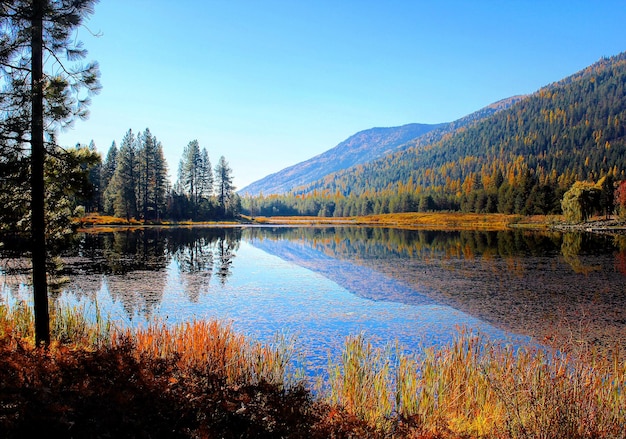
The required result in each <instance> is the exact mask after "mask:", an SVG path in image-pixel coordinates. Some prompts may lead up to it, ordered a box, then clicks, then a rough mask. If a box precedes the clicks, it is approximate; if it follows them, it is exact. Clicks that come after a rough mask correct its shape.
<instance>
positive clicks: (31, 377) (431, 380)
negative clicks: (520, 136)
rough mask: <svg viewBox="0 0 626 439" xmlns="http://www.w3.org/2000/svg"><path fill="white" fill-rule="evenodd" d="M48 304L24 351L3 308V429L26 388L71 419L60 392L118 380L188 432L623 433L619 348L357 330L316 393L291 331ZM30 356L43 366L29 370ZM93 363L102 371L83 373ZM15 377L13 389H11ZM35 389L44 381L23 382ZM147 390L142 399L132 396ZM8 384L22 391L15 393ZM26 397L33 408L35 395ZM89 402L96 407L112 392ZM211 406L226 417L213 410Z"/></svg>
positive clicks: (27, 319)
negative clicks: (396, 340)
mask: <svg viewBox="0 0 626 439" xmlns="http://www.w3.org/2000/svg"><path fill="white" fill-rule="evenodd" d="M53 310H54V311H53V313H52V319H51V322H52V324H51V327H52V337H53V340H54V341H53V343H52V345H51V347H50V348H49V350H48V351H46V352H45V353H44V352H41V351H40V350H38V349H35V348H34V343H33V318H32V312H31V310H30V308H29V307H28V306H27V305H25V304H23V303H18V304H16V305H14V306H12V307H8V306H5V305H2V306H0V347H1V348H2V352H1V358H2V362H4V363H3V364H4V365H3V370H0V377H1V378H2V381H1V382H2V383H16V384H3V385H4V386H5V387H2V386H0V406H2V407H4V409H3V410H4V411H2V412H0V427H2V426H3V425H8V426H9V427H6V429H5V430H3V431H8V432H11V431H13V430H11V428H13V427H11V426H15V425H21V427H20V428H25V427H24V425H26V424H19V423H18V421H14V420H11V419H9V418H7V415H6V414H3V413H8V412H10V409H9V408H8V407H13V406H19V404H20V401H23V400H24V398H26V400H28V399H27V398H28V395H32V398H35V399H36V398H44V399H45V398H48V397H49V398H50V399H52V400H53V401H59V402H56V403H53V404H52V403H51V404H52V405H51V408H50V410H52V409H54V410H57V411H60V412H61V413H62V416H61V415H59V416H57V415H58V414H55V416H51V417H49V418H45V419H44V418H43V417H44V415H42V414H39V412H37V410H35V409H32V410H35V411H34V412H32V413H31V412H30V411H29V410H30V409H28V407H30V405H24V408H23V413H22V412H20V413H21V416H22V418H24V419H25V417H28V416H34V417H35V420H37V419H39V418H41V419H39V421H41V422H44V421H46V422H52V421H50V419H53V418H54V422H65V421H67V424H68V425H76V427H75V428H78V425H82V424H81V422H83V421H84V420H83V419H74V418H72V416H73V414H74V413H76V414H77V415H76V416H78V413H80V408H79V406H76V407H74V406H73V405H72V404H74V402H68V401H65V400H64V399H63V398H65V397H66V394H67V393H68V392H69V391H70V390H69V389H74V390H73V391H74V392H75V393H76V392H78V394H79V397H77V400H78V401H79V402H78V403H77V404H79V405H80V404H84V401H85V398H87V396H88V395H92V394H95V395H97V394H99V393H102V392H104V394H108V392H109V391H110V389H111V386H114V383H116V382H118V381H119V380H121V379H122V378H123V379H124V380H125V381H123V384H120V385H119V389H118V393H116V394H115V396H114V398H113V397H111V398H113V400H114V401H123V402H124V403H125V404H126V403H128V404H130V405H131V406H133V407H136V408H137V410H138V413H144V415H143V416H148V417H149V416H151V415H150V413H153V411H154V410H156V408H155V409H154V410H153V405H154V406H155V407H156V406H159V407H161V405H159V404H162V407H163V408H162V409H160V410H163V412H162V413H161V412H158V413H160V414H159V419H161V421H158V422H163V423H169V422H173V424H172V425H170V427H171V428H174V429H175V428H177V427H176V424H177V423H180V425H183V424H182V422H183V421H182V420H179V421H170V419H174V420H175V419H178V417H180V419H184V420H185V424H184V425H187V427H185V428H187V429H188V430H185V431H188V432H189V436H194V435H199V434H200V432H201V431H205V430H206V431H213V432H214V433H215V435H216V436H222V435H224V434H226V433H225V432H229V431H231V432H232V431H239V430H237V429H238V428H240V427H241V428H243V427H242V425H243V424H241V422H243V420H244V419H245V422H247V424H245V426H246V428H248V430H246V431H248V433H246V434H248V435H253V436H254V435H258V434H260V433H259V431H263V432H264V433H263V434H268V435H269V437H272V434H278V433H277V432H278V431H281V432H283V433H280V435H285V436H290V435H292V437H298V435H300V434H304V433H303V432H306V435H307V436H310V437H328V436H335V437H360V436H368V437H415V438H426V437H429V438H433V437H442V438H461V437H463V438H467V437H481V438H563V437H567V438H574V439H575V438H581V439H582V438H625V437H626V432H625V429H624V425H626V364H625V363H624V361H623V360H622V359H621V358H620V356H619V353H615V354H614V356H613V357H612V358H603V357H601V356H600V355H594V354H593V353H590V352H586V356H585V358H574V357H568V356H566V355H564V354H556V353H548V352H546V351H545V350H542V349H538V348H537V349H536V348H531V347H526V348H520V349H514V348H512V347H510V346H502V345H499V344H495V343H491V342H490V341H489V340H487V339H485V338H483V337H481V336H479V335H476V334H473V333H471V332H466V331H460V332H459V334H458V336H457V338H456V339H455V340H454V342H452V343H451V344H450V345H448V346H443V347H439V348H436V349H435V348H433V349H428V350H426V351H425V352H424V353H423V354H420V355H407V354H405V353H403V350H402V347H401V346H397V345H392V346H389V347H387V348H384V349H379V348H375V347H373V346H372V344H371V343H370V342H369V341H368V340H367V339H366V338H365V337H363V336H362V335H357V336H353V337H349V338H348V339H347V340H346V343H345V347H344V350H343V354H342V356H341V358H340V359H339V360H338V361H337V362H336V363H331V364H329V370H328V382H327V383H326V386H325V390H324V391H322V392H321V393H319V394H317V396H315V397H314V396H313V393H311V392H310V391H308V390H303V389H304V388H303V384H302V383H301V382H300V381H299V380H298V376H297V375H296V374H295V373H294V371H293V370H292V369H291V363H292V361H291V360H292V358H293V356H294V355H295V354H296V350H295V345H296V343H295V341H294V340H290V339H284V338H283V339H277V341H276V343H274V344H271V345H263V344H260V343H257V342H254V341H252V340H249V339H247V338H246V337H244V336H242V335H240V334H237V333H235V332H234V331H233V330H232V328H231V327H230V326H229V325H226V324H223V323H220V322H215V321H209V322H204V321H194V322H189V323H184V324H180V325H176V326H173V327H169V326H165V325H162V324H152V325H150V326H148V327H146V328H141V329H132V330H131V329H125V330H120V329H118V328H115V327H114V326H113V325H111V324H110V323H108V320H107V319H106V318H103V317H102V316H100V313H99V311H98V310H97V308H96V310H95V311H96V312H95V315H96V317H95V321H88V320H87V319H86V318H85V317H84V316H85V313H86V310H85V308H84V307H82V306H79V307H73V308H71V307H69V308H68V307H65V308H53ZM91 314H94V313H91ZM29 353H30V354H29ZM85 362H86V363H85ZM78 364H80V365H81V366H80V367H78ZM37 365H43V366H41V367H42V370H41V371H39V372H38V371H37V370H38V369H37V367H38V366H37ZM10 371H15V372H10ZM96 373H98V374H101V376H100V375H98V376H100V378H98V379H96V378H94V377H93V376H91V375H93V374H96ZM3 374H6V376H5V375H3ZM11 374H13V375H11ZM67 376H69V377H70V378H67ZM16 377H17V378H16ZM138 383H139V384H138ZM11 385H14V386H17V389H18V390H15V391H14V392H13V393H11V392H8V391H7V390H6V386H11ZM38 386H40V387H41V390H33V389H38ZM77 386H78V387H77ZM90 386H92V387H93V388H94V389H97V390H89V389H90V388H91V387H90ZM2 389H5V390H2ZM46 389H47V390H46ZM54 389H56V390H54ZM76 389H78V390H76ZM146 389H147V390H146ZM296 389H300V390H298V391H299V392H304V393H297V392H296V393H297V395H299V396H298V397H297V398H296V397H294V395H295V394H296V393H293V392H294V391H295V390H296ZM148 390H149V391H150V392H151V393H149V395H152V396H143V397H142V392H148ZM33 392H35V393H33ZM37 392H39V393H37ZM41 392H43V393H41ZM55 392H56V393H55ZM57 393H58V394H57ZM75 393H74V394H75ZM14 394H17V395H20V396H18V397H17V398H18V399H17V400H15V401H14V400H12V399H11V397H12V396H11V395H14ZM37 395H38V396H37ZM48 395H50V396H48ZM120 398H121V399H120ZM286 398H287V399H289V398H292V399H289V400H290V401H292V402H291V403H287V402H285V401H286ZM293 398H295V399H293ZM144 400H145V401H144ZM16 401H17V402H16ZM61 401H65V402H61ZM72 401H74V400H72ZM80 401H83V402H82V403H81V402H80ZM142 401H143V402H142ZM293 401H297V402H293ZM144 403H145V406H144V405H142V404H144ZM32 404H35V405H33V407H36V406H37V405H36V403H35V400H33V403H32ZM32 404H31V405H32ZM94 404H102V408H100V409H99V410H103V411H104V412H106V411H107V410H109V409H107V408H105V407H104V406H105V405H107V407H108V406H110V405H111V401H110V400H107V399H106V398H103V399H102V401H98V402H97V403H94ZM114 405H115V404H114ZM168 407H169V408H168ZM38 410H43V409H41V408H40V409H38ZM46 410H48V409H46ZM104 412H103V413H102V417H105V414H104ZM217 412H219V413H223V414H221V415H220V416H219V417H216V416H217V415H216V414H215V413H217ZM55 413H56V412H55ZM107 413H108V412H107ZM145 413H147V414H145ZM154 413H156V412H154ZM154 413H153V414H154ZM158 413H157V414H158ZM26 414H28V416H27V415H26ZM64 416H65V417H67V419H66V418H65V417H64ZM81 416H83V417H84V416H86V415H81ZM107 416H112V415H107ZM128 416H130V415H128ZM155 416H156V415H155ZM218 418H219V419H218ZM15 419H18V418H15ZM20 419H21V418H20ZM116 419H117V418H116ZM94 422H95V421H94ZM115 422H119V421H117V420H113V421H112V425H115ZM133 422H135V423H138V424H137V428H139V429H141V428H144V429H147V430H146V431H148V430H149V429H150V428H151V425H147V424H146V425H143V426H142V425H141V423H142V422H152V421H147V420H141V419H137V420H136V421H133ZM154 422H156V421H154ZM28 425H30V424H28ZM41 425H45V424H41ZM64 425H65V424H64ZM107 425H108V424H107ZM133 425H135V424H133ZM168 425H169V424H168ZM180 425H179V428H182V427H180ZM170 427H168V428H170ZM218 427H219V428H221V430H217V428H218ZM15 428H17V427H15ZM42 428H43V427H42ZM85 428H87V427H85ZM103 428H104V427H103ZM155 428H156V424H155ZM159 428H162V426H160V424H159ZM203 429H204V430H203ZM207 429H208V430H207ZM15 431H21V430H15ZM289 432H291V433H289ZM296 432H297V434H296ZM106 434H107V433H106V432H105V431H103V432H102V435H103V436H105V435H106ZM242 434H243V433H242ZM8 436H9V437H11V436H12V435H11V434H9V435H8ZM183 436H184V437H187V436H185V435H183Z"/></svg>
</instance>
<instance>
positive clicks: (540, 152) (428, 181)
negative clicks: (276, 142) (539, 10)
mask: <svg viewBox="0 0 626 439" xmlns="http://www.w3.org/2000/svg"><path fill="white" fill-rule="evenodd" d="M625 122H626V54H620V55H618V56H616V57H613V58H608V59H602V60H601V61H599V62H598V63H596V64H594V65H592V66H590V67H589V68H587V69H585V70H583V71H582V72H580V73H577V74H576V75H573V76H571V77H569V78H566V79H564V80H563V81H560V82H558V83H555V84H552V85H550V86H548V87H545V88H543V89H542V90H540V91H539V92H537V93H535V94H533V95H531V96H529V97H527V98H526V99H523V100H521V101H519V102H517V103H516V104H515V105H513V106H512V107H510V108H508V109H506V110H503V111H500V112H498V113H496V114H494V115H493V116H491V117H489V118H486V119H483V120H480V121H478V122H476V123H475V124H472V125H469V126H467V127H463V128H461V129H459V130H457V131H456V132H454V133H453V134H447V135H445V136H443V138H441V139H440V140H438V141H435V142H434V143H430V144H427V145H424V144H423V143H419V142H417V143H415V145H414V146H412V147H410V148H408V149H406V150H404V151H402V152H399V153H396V154H392V155H389V156H386V157H384V158H381V159H378V160H375V161H372V162H369V163H367V164H364V165H359V166H356V167H353V168H350V169H348V170H345V171H340V172H337V173H335V174H331V175H329V176H327V177H325V178H324V179H322V180H319V181H318V182H316V183H313V184H311V185H308V186H305V187H301V188H298V189H297V190H295V191H294V192H293V193H292V194H290V195H286V196H280V197H271V196H270V197H259V198H257V199H248V200H246V202H245V203H244V207H245V208H246V209H248V210H249V211H250V212H251V213H254V212H259V214H261V215H270V214H300V215H321V216H352V215H363V214H369V213H394V212H406V211H436V210H461V211H468V212H479V213H481V212H485V213H491V212H500V213H518V214H552V213H560V212H561V200H562V198H563V195H564V194H565V193H566V192H567V191H568V190H569V189H570V188H571V187H572V185H573V184H574V183H575V182H576V181H588V182H596V181H599V180H600V179H602V178H604V177H606V176H609V175H610V176H611V177H612V178H613V179H614V180H615V181H621V180H624V179H626V125H625Z"/></svg>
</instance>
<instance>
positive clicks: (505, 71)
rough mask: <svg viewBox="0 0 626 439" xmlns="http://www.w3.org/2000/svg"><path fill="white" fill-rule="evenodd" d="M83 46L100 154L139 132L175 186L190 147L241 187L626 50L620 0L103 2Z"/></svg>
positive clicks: (625, 15) (78, 128)
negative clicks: (91, 64) (228, 171)
mask: <svg viewBox="0 0 626 439" xmlns="http://www.w3.org/2000/svg"><path fill="white" fill-rule="evenodd" d="M87 27H88V29H89V31H91V32H93V33H100V34H101V36H99V37H97V38H96V37H94V36H92V35H91V33H90V32H87V31H86V30H82V31H81V32H80V33H79V35H78V38H79V39H80V40H82V41H83V43H84V46H85V48H87V49H88V50H89V55H88V58H87V60H96V61H98V62H99V63H100V70H101V74H102V78H101V82H102V86H103V89H102V92H101V93H100V94H99V95H97V96H95V97H94V98H93V103H92V105H91V116H90V118H89V120H87V121H85V122H81V121H77V122H76V124H75V125H74V127H73V128H72V129H70V130H67V131H65V132H63V133H61V134H60V136H59V141H60V143H61V145H63V146H73V145H75V144H76V143H83V144H88V143H89V142H90V141H91V140H93V141H94V142H95V143H96V146H97V147H98V150H99V151H100V152H101V153H102V154H103V155H105V154H106V152H107V150H108V149H109V147H110V146H111V143H112V142H113V141H114V140H115V141H116V142H117V144H118V146H119V144H120V142H121V139H122V137H123V135H124V133H125V132H126V131H128V129H133V131H135V132H137V131H143V130H144V129H145V128H150V131H151V132H152V134H153V135H155V136H156V137H157V139H158V140H160V141H161V143H162V144H163V147H164V151H165V155H166V159H167V162H168V165H169V173H170V175H171V176H172V177H173V178H175V177H176V173H177V169H178V162H179V159H180V156H181V153H182V150H183V148H184V147H185V146H186V145H187V143H189V142H190V141H191V140H194V139H197V140H198V141H199V143H200V146H201V147H206V148H207V150H208V151H209V156H210V158H211V161H212V163H213V164H214V165H215V164H216V163H217V161H218V159H219V157H220V156H221V155H223V156H225V157H226V159H227V160H228V162H229V163H230V165H231V167H232V168H233V176H234V179H235V185H236V186H237V188H238V189H241V188H243V187H244V186H246V185H247V184H249V183H251V182H253V181H255V180H258V179H260V178H262V177H264V176H266V175H268V174H270V173H273V172H276V171H279V170H281V169H283V168H285V167H287V166H290V165H293V164H295V163H298V162H301V161H303V160H306V159H308V158H311V157H313V156H315V155H317V154H320V153H322V152H324V151H326V150H328V149H330V148H332V147H334V146H335V145H337V144H338V143H339V142H341V141H343V140H345V139H346V138H347V137H349V136H351V135H352V134H354V133H356V132H358V131H361V130H364V129H368V128H372V127H383V126H398V125H403V124H406V123H413V122H420V123H439V122H448V121H452V120H455V119H458V118H460V117H462V116H464V115H466V114H469V113H471V112H473V111H476V110H478V109H480V108H482V107H484V106H486V105H488V104H490V103H492V102H495V101H497V100H500V99H503V98H506V97H509V96H513V95H517V94H527V93H532V92H534V91H536V90H538V89H539V88H540V87H542V86H544V85H547V84H549V83H551V82H554V81H557V80H559V79H561V78H563V77H565V76H567V75H569V74H572V73H574V72H576V71H578V70H580V69H582V68H584V67H586V66H587V65H589V64H592V63H594V62H595V61H597V60H598V59H600V58H601V57H602V56H612V55H616V54H618V53H620V52H622V51H626V1H625V0H586V1H579V0H573V1H572V0H536V1H533V0H511V1H507V0H498V1H496V0H493V1H486V0H467V1H446V0H443V1H435V0H431V1H418V0H414V1H409V0H404V1H400V0H385V1H381V0H374V1H370V0H285V1H276V0H246V1H239V0H197V1H196V0H177V1H171V0H167V1H165V0H101V2H100V3H99V4H98V5H97V6H96V11H95V14H94V15H93V16H92V17H91V18H90V20H89V21H88V22H87Z"/></svg>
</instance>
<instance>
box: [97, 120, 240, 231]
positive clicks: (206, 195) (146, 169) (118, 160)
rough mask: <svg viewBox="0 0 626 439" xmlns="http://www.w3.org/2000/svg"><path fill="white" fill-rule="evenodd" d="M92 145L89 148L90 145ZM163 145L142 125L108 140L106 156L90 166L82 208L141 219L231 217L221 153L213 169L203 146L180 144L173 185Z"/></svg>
mask: <svg viewBox="0 0 626 439" xmlns="http://www.w3.org/2000/svg"><path fill="white" fill-rule="evenodd" d="M92 149H93V147H92ZM167 173H168V167H167V163H166V162H165V159H164V157H163V146H162V145H161V142H159V141H158V140H157V138H156V136H154V135H153V134H152V133H151V132H150V130H149V129H148V128H146V130H145V131H144V132H140V133H138V134H136V135H135V134H134V133H133V131H132V130H128V132H127V133H126V134H125V135H124V137H123V139H122V143H121V146H120V147H119V149H118V147H117V144H116V143H115V142H113V144H112V145H111V147H110V148H109V150H108V153H107V155H106V158H105V159H104V161H101V162H100V163H98V164H97V165H96V166H94V167H93V168H92V169H91V170H90V181H91V183H92V191H91V196H90V197H89V198H88V199H87V200H86V205H85V208H86V210H87V211H88V212H99V213H104V214H107V215H114V216H117V217H121V218H126V219H131V218H134V219H138V220H142V221H157V222H158V221H161V220H163V219H169V220H193V221H206V220H213V219H226V218H234V217H236V216H237V215H238V213H239V197H238V196H237V194H236V193H235V187H234V185H233V175H232V169H231V168H230V166H229V164H228V162H227V161H226V159H225V158H224V157H223V156H222V157H220V159H219V160H218V162H217V164H216V165H215V168H213V167H212V165H211V160H210V158H209V154H208V152H207V149H206V148H200V145H199V143H198V141H197V140H192V141H191V142H189V144H188V145H187V146H186V147H185V148H184V149H183V152H182V157H181V159H180V162H179V165H178V174H177V179H176V182H175V183H174V185H173V186H172V185H171V184H170V181H169V179H168V174H167Z"/></svg>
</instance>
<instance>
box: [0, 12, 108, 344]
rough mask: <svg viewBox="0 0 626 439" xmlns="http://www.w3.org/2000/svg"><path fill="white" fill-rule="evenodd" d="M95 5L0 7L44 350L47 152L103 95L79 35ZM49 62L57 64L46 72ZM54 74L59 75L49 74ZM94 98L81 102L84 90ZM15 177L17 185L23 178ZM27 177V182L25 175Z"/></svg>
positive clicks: (6, 127) (5, 77)
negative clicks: (24, 171) (76, 33)
mask: <svg viewBox="0 0 626 439" xmlns="http://www.w3.org/2000/svg"><path fill="white" fill-rule="evenodd" d="M94 4H95V1H94V0H73V1H72V0H64V1H62V0H11V1H3V2H2V3H0V70H1V71H2V82H3V87H4V90H3V93H1V94H0V105H1V107H0V108H1V109H2V113H1V116H0V120H1V122H0V124H1V126H0V133H1V134H0V143H1V144H2V146H1V149H2V151H3V153H4V152H5V151H7V150H12V151H13V152H12V153H11V154H8V155H7V157H10V158H11V159H12V160H13V164H19V165H23V164H25V163H26V161H25V160H24V158H25V157H24V156H25V155H26V148H25V145H26V144H30V156H29V157H28V159H27V160H28V161H29V162H30V163H29V164H30V167H29V170H28V172H29V174H30V208H29V210H30V214H31V218H30V231H31V240H32V243H31V258H32V265H33V295H34V310H35V339H36V343H37V344H38V345H39V344H44V345H47V344H48V343H49V342H50V328H49V315H48V292H47V280H46V257H47V253H46V218H45V197H46V185H45V177H44V166H45V161H46V153H47V151H46V149H48V150H52V149H54V148H55V145H54V143H55V142H54V137H55V136H54V132H55V130H56V129H58V128H59V127H62V126H66V125H69V124H71V123H72V122H73V121H74V120H75V119H76V118H77V117H78V118H82V117H85V116H86V115H87V108H86V107H87V104H88V103H89V99H88V95H89V94H91V93H92V92H96V91H97V90H98V89H99V83H98V66H97V64H95V63H93V64H88V65H86V66H84V65H81V64H79V63H76V61H78V60H80V59H82V58H84V57H85V56H86V51H85V50H83V49H82V48H81V44H80V43H79V42H77V41H75V39H74V31H75V29H76V28H78V27H79V26H81V24H82V22H83V20H84V19H85V18H86V17H87V16H88V15H90V14H92V13H93V6H94ZM44 59H52V60H54V62H49V63H46V64H44ZM46 68H48V69H49V70H51V71H52V72H48V71H46ZM81 89H82V90H85V89H86V90H87V91H88V92H89V93H87V95H86V97H80V96H81V94H79V91H80V90H81ZM16 176H17V174H14V175H13V176H12V177H16ZM21 176H23V175H21Z"/></svg>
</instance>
